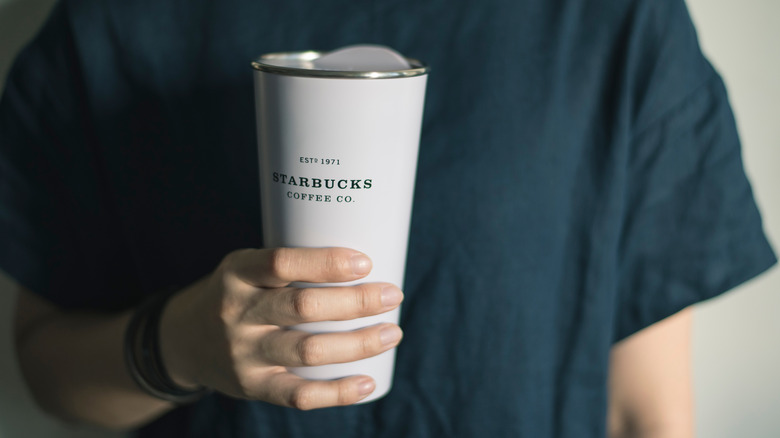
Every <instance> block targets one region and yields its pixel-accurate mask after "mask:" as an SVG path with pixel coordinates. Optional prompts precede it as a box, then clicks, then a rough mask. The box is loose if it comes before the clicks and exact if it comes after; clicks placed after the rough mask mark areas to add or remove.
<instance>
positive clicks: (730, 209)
mask: <svg viewBox="0 0 780 438" xmlns="http://www.w3.org/2000/svg"><path fill="white" fill-rule="evenodd" d="M645 3H654V2H645ZM661 3H665V4H666V5H667V6H666V7H656V8H654V9H653V10H652V11H648V15H647V16H646V17H645V20H644V21H645V25H646V27H645V28H642V29H639V31H640V32H644V35H643V37H645V38H646V39H647V41H648V42H646V43H645V44H644V46H643V54H644V55H643V57H642V59H641V60H640V59H637V60H635V62H634V64H633V65H632V68H634V69H635V70H636V74H635V77H636V82H635V90H634V91H635V92H634V95H635V98H636V102H637V104H636V119H635V126H636V129H635V130H634V133H633V137H632V142H631V149H630V153H629V160H628V176H627V181H628V182H627V196H626V204H625V221H624V226H623V230H622V238H621V245H620V251H619V257H618V259H619V264H620V278H619V305H618V313H617V318H616V328H615V330H616V340H619V339H622V338H624V337H626V336H628V335H630V334H632V333H634V332H636V331H639V330H641V329H642V328H644V327H646V326H649V325H651V324H653V323H654V322H657V321H659V320H661V319H663V318H665V317H667V316H670V315H672V314H674V313H676V312H677V311H679V310H681V309H683V308H685V307H687V306H689V305H691V304H694V303H696V302H699V301H702V300H706V299H709V298H712V297H714V296H717V295H719V294H721V293H723V292H725V291H728V290H729V289H732V288H734V287H735V286H737V285H739V284H741V283H743V282H745V281H747V280H749V279H750V278H752V277H754V276H756V275H758V274H760V273H761V272H763V271H765V270H766V269H768V268H769V267H771V266H772V265H773V264H774V263H775V262H776V258H775V255H774V253H773V251H772V249H771V247H770V245H769V243H768V242H767V239H766V237H765V235H764V232H763V228H762V222H761V217H760V214H759V211H758V208H757V206H756V202H755V200H754V198H753V193H752V190H751V187H750V183H749V182H748V179H747V177H746V175H745V171H744V168H743V163H742V159H741V151H740V141H739V137H738V135H737V129H736V124H735V120H734V116H733V114H732V111H731V108H730V105H729V101H728V96H727V93H726V90H725V88H724V84H723V81H722V80H721V78H720V77H719V75H718V74H717V73H716V72H715V70H714V69H713V68H712V66H711V65H710V64H709V63H708V62H707V61H706V59H705V58H704V56H703V55H702V53H701V50H700V48H699V46H698V42H697V39H696V34H695V31H694V29H693V25H692V23H691V21H690V17H689V16H688V12H687V10H686V9H685V6H684V4H683V2H682V1H677V0H675V1H669V2H657V3H656V4H661Z"/></svg>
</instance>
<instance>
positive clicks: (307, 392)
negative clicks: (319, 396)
mask: <svg viewBox="0 0 780 438" xmlns="http://www.w3.org/2000/svg"><path fill="white" fill-rule="evenodd" d="M315 398H316V395H315V394H314V391H313V390H312V388H311V387H310V386H309V385H302V386H299V387H298V388H296V389H295V390H294V391H293V392H292V394H290V400H289V403H290V406H292V407H293V408H295V409H299V410H301V411H308V410H310V409H313V408H314V401H315Z"/></svg>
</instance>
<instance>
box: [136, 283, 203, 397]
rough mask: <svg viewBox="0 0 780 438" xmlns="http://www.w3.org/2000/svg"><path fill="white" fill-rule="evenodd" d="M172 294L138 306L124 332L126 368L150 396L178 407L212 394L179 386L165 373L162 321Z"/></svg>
mask: <svg viewBox="0 0 780 438" xmlns="http://www.w3.org/2000/svg"><path fill="white" fill-rule="evenodd" d="M171 295H172V294H160V295H157V296H154V297H152V298H151V299H150V300H148V301H147V302H146V303H144V304H142V305H141V306H139V307H138V308H137V309H136V311H135V313H134V314H133V317H132V318H131V320H130V323H129V324H128V325H127V330H126V331H125V343H124V350H125V364H126V365H127V370H128V372H129V373H130V376H131V377H132V378H133V380H134V381H135V383H136V384H137V385H138V386H139V387H140V388H141V389H142V390H144V391H145V392H146V393H147V394H149V395H152V396H154V397H157V398H159V399H162V400H166V401H169V402H173V403H176V404H186V403H192V402H194V401H196V400H198V399H200V398H201V397H203V396H204V395H205V394H207V393H209V392H210V391H209V390H208V389H207V388H198V389H195V390H188V389H184V388H182V387H180V386H179V385H177V384H176V383H175V382H174V381H173V379H171V377H170V375H169V374H168V372H167V371H166V369H165V366H164V365H163V363H162V354H161V352H160V317H161V316H162V312H163V309H164V308H165V304H166V303H167V302H168V299H169V298H170V297H171Z"/></svg>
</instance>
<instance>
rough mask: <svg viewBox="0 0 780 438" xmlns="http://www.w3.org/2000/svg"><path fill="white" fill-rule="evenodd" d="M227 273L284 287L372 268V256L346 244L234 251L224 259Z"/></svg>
mask: <svg viewBox="0 0 780 438" xmlns="http://www.w3.org/2000/svg"><path fill="white" fill-rule="evenodd" d="M226 267H227V271H228V274H232V275H234V276H236V277H237V278H238V279H239V280H241V281H243V282H245V283H247V284H250V285H252V286H255V287H267V288H277V287H284V286H286V285H288V284H290V283H291V282H293V281H303V282H308V283H338V282H345V281H352V280H357V279H359V278H362V277H365V276H366V275H367V274H368V273H369V272H370V271H371V259H369V258H368V256H366V255H365V254H363V253H361V252H359V251H355V250H352V249H347V248H274V249H244V250H240V251H235V252H233V253H231V254H230V255H229V257H228V258H227V259H226Z"/></svg>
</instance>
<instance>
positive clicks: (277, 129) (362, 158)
mask: <svg viewBox="0 0 780 438" xmlns="http://www.w3.org/2000/svg"><path fill="white" fill-rule="evenodd" d="M252 65H253V67H254V69H255V72H254V73H255V97H256V100H255V102H256V109H257V117H258V119H257V121H258V123H257V126H258V142H259V160H260V193H261V208H262V219H263V238H264V241H265V246H266V247H330V246H340V247H348V248H353V249H356V250H358V251H362V252H363V253H365V254H367V255H368V256H369V257H371V260H372V261H373V269H372V271H371V273H370V274H369V275H368V276H367V277H365V278H363V279H361V280H360V282H361V283H362V282H389V283H393V284H395V285H397V286H399V287H401V288H403V279H404V270H405V264H406V252H407V245H408V240H409V224H410V220H411V213H412V195H413V192H414V180H415V173H416V168H417V153H418V149H419V140H420V129H421V124H422V114H423V103H424V96H425V85H426V79H427V73H428V68H427V66H425V65H424V64H422V63H420V62H419V61H416V60H413V59H405V58H403V57H401V56H400V55H398V54H397V53H396V52H394V51H392V50H390V49H387V48H383V47H379V46H354V47H349V48H345V49H341V50H338V51H335V52H330V53H320V52H294V53H275V54H268V55H264V56H261V57H260V58H258V59H257V60H256V61H254V62H253V63H252ZM347 284H352V283H347ZM298 285H299V286H305V287H319V286H332V284H298ZM383 322H392V323H396V324H397V323H398V322H399V309H396V310H393V311H390V312H387V313H384V314H381V315H376V316H372V317H367V318H360V319H355V320H350V321H327V322H317V323H307V324H301V325H297V326H295V327H293V328H295V329H298V330H304V331H307V332H312V333H323V332H340V331H350V330H356V329H359V328H363V327H367V326H371V325H375V324H379V323H383ZM394 362H395V349H392V350H390V351H387V352H384V353H382V354H379V355H378V356H374V357H371V358H368V359H363V360H359V361H356V362H349V363H340V364H330V365H323V366H313V367H299V368H291V369H290V371H291V372H293V373H295V374H296V375H299V376H301V377H305V378H308V379H337V378H342V377H346V376H352V375H358V374H361V375H369V376H371V377H372V378H373V379H374V380H375V381H376V389H375V391H374V392H373V393H372V394H371V395H370V396H369V397H367V398H366V399H364V400H362V401H361V403H362V402H368V401H372V400H375V399H377V398H380V397H382V396H384V395H385V394H387V392H388V391H389V390H390V387H391V385H392V378H393V368H394Z"/></svg>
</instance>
